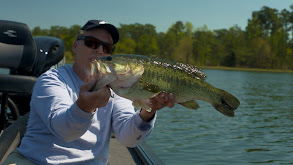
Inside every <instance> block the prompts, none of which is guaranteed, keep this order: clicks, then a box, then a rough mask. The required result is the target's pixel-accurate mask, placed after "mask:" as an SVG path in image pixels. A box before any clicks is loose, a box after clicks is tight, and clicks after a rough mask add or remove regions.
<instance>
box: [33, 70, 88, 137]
mask: <svg viewBox="0 0 293 165" xmlns="http://www.w3.org/2000/svg"><path fill="white" fill-rule="evenodd" d="M31 107H32V109H34V110H35V111H36V113H37V114H38V115H39V116H40V118H41V119H42V120H43V122H44V123H45V124H46V126H47V127H48V129H49V130H50V131H51V132H52V133H53V134H54V135H55V136H56V137H58V138H60V139H62V140H64V141H73V140H75V139H77V138H79V137H81V136H82V135H83V134H84V133H85V132H86V131H87V129H88V128H89V127H90V125H91V119H92V118H93V115H94V114H92V113H87V112H85V111H83V110H82V109H80V108H79V107H78V106H77V104H76V103H75V101H74V100H72V98H71V97H70V96H69V93H68V89H67V86H66V84H65V83H64V81H63V80H62V77H61V76H60V75H58V73H57V71H56V72H49V73H45V74H43V75H42V76H41V77H40V78H39V79H38V81H37V82H36V84H35V86H34V91H33V94H32V98H31Z"/></svg>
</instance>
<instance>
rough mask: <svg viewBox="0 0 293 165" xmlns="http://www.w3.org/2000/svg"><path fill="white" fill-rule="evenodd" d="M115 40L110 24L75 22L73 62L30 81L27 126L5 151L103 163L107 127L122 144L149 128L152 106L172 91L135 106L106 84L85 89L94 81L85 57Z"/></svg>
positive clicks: (168, 101)
mask: <svg viewBox="0 0 293 165" xmlns="http://www.w3.org/2000/svg"><path fill="white" fill-rule="evenodd" d="M118 40H119V33H118V31H117V29H116V28H115V26H113V25H111V24H108V23H106V22H105V21H99V20H90V21H88V22H87V23H86V24H85V25H84V26H83V27H82V28H81V31H80V33H79V34H78V36H77V38H76V40H75V41H74V43H73V45H72V50H73V52H74V54H75V62H74V64H73V67H69V66H64V67H61V68H59V69H57V70H56V69H52V70H49V71H47V72H46V73H44V74H43V75H42V76H41V77H40V78H39V79H38V81H37V82H36V84H35V87H34V91H33V94H32V99H31V112H30V117H29V121H28V125H27V132H26V134H25V136H24V137H23V139H22V142H21V145H20V147H19V148H17V151H15V152H14V153H13V154H12V155H11V156H13V155H18V156H19V157H22V158H25V159H26V160H25V161H29V162H32V163H36V164H87V165H89V164H107V161H108V151H109V141H110V136H111V132H112V131H114V133H115V136H116V138H117V139H118V140H119V141H120V142H121V143H122V144H124V145H125V146H128V147H135V146H136V145H138V144H139V143H140V142H141V141H142V140H143V139H145V138H146V137H147V136H148V135H149V134H150V132H151V131H152V129H153V127H154V122H155V114H156V111H157V110H159V109H161V108H163V107H165V106H168V107H173V106H174V97H173V95H172V94H165V93H160V94H159V95H157V96H156V97H154V98H152V99H150V104H149V106H150V107H151V108H152V111H151V112H147V111H145V110H143V109H141V110H138V111H137V112H135V111H134V108H133V106H132V102H131V101H130V100H127V99H125V98H122V97H119V96H118V95H116V94H115V93H113V91H111V89H109V88H108V87H107V86H106V87H104V88H102V89H99V90H97V91H93V92H89V90H90V89H91V87H92V86H93V85H94V83H95V81H97V80H95V79H93V78H92V77H91V75H90V65H89V64H90V61H91V60H92V59H95V58H98V57H102V56H110V55H111V54H112V53H113V51H114V48H115V47H114V44H116V43H117V42H118ZM8 158H9V157H8ZM8 160H9V159H8Z"/></svg>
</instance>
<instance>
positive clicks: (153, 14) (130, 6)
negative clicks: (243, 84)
mask: <svg viewBox="0 0 293 165" xmlns="http://www.w3.org/2000/svg"><path fill="white" fill-rule="evenodd" d="M0 3H1V7H0V19H2V20H11V21H17V22H23V23H26V24H27V25H28V26H29V27H30V28H31V29H32V28H34V27H36V26H40V27H41V28H50V27H51V26H54V25H59V26H65V27H70V26H72V25H74V24H77V25H83V24H84V23H85V22H86V21H87V20H89V19H103V20H106V21H108V22H110V23H112V24H114V25H115V26H118V27H119V25H120V24H133V23H141V24H146V23H149V24H152V25H154V26H155V27H156V30H157V31H158V32H166V30H167V29H168V28H169V27H170V26H171V25H172V24H174V23H175V22H176V21H179V20H180V21H183V22H186V21H189V22H191V23H192V24H193V26H194V28H195V29H196V28H198V27H202V26H203V25H207V26H208V28H209V29H211V30H213V29H222V28H226V29H228V28H230V27H232V26H234V25H238V26H240V27H241V28H242V29H244V28H245V27H246V25H247V20H248V19H249V18H251V13H252V12H253V11H259V10H260V9H261V7H263V6H268V7H271V8H275V9H278V10H279V11H281V10H282V9H285V8H286V9H287V10H290V11H291V9H290V5H291V4H293V0H83V1H81V0H67V1H66V0H46V1H45V0H9V1H8V0H0Z"/></svg>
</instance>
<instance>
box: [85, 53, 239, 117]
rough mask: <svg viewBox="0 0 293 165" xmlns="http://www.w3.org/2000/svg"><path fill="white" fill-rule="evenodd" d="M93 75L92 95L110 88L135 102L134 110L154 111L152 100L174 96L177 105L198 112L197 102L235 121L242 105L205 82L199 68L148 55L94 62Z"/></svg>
mask: <svg viewBox="0 0 293 165" xmlns="http://www.w3.org/2000/svg"><path fill="white" fill-rule="evenodd" d="M90 68H91V70H90V72H91V75H92V76H93V77H94V78H96V79H97V81H96V83H95V84H94V85H93V87H92V88H91V90H90V91H95V90H98V89H100V88H102V87H105V86H108V87H110V88H111V89H112V90H113V91H114V92H115V93H116V94H117V95H119V96H121V97H124V98H127V99H129V100H132V102H133V105H134V107H136V108H138V109H139V108H143V109H146V110H148V111H151V108H150V107H149V106H148V105H147V103H148V100H149V99H150V98H153V97H155V96H156V95H157V94H159V93H160V92H166V93H172V94H173V95H174V98H175V102H176V103H178V104H180V105H183V106H184V107H186V108H189V109H198V108H199V105H198V103H197V102H196V100H203V101H206V102H209V103H210V104H211V105H212V106H213V107H214V108H215V109H216V110H218V111H219V112H221V113H222V114H224V115H226V116H229V117H233V116H234V110H236V109H237V108H238V106H239V104H240V102H239V100H238V99H237V98H236V97H235V96H233V95H232V94H230V93H228V92H226V91H224V90H222V89H218V88H216V87H214V86H212V85H210V84H209V83H207V82H206V81H205V79H206V75H205V74H204V72H203V71H202V70H200V69H198V68H197V67H195V66H193V65H189V64H183V63H179V62H175V61H170V60H165V59H161V58H155V57H149V56H145V55H134V54H120V55H112V56H107V57H100V58H97V59H94V60H92V61H91V63H90Z"/></svg>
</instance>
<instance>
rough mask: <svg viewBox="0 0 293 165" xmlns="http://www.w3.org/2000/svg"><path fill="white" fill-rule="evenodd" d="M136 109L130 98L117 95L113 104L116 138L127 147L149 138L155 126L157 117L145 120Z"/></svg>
mask: <svg viewBox="0 0 293 165" xmlns="http://www.w3.org/2000/svg"><path fill="white" fill-rule="evenodd" d="M139 113H140V111H136V112H135V111H134V107H133V105H132V102H131V101H130V100H127V99H124V98H122V97H120V96H117V95H115V102H114V105H113V115H112V121H113V130H114V133H115V136H116V138H117V139H118V140H119V141H120V142H121V143H122V144H123V145H125V146H127V147H135V146H137V145H138V144H139V143H140V142H141V141H143V140H144V139H145V138H147V137H148V136H149V135H150V133H151V132H152V130H153V128H154V123H155V120H156V115H155V117H154V118H153V119H152V120H151V121H150V122H145V121H144V120H142V118H141V117H140V115H139Z"/></svg>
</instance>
